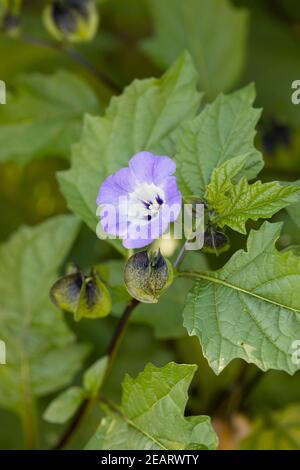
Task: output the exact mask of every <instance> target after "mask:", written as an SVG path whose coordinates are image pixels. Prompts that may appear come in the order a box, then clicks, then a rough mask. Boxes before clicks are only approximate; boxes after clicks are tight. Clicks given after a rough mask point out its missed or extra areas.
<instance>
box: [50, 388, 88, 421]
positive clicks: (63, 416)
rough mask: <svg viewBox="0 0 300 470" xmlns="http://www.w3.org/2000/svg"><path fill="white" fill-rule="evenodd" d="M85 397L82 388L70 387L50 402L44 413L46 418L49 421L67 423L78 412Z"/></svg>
mask: <svg viewBox="0 0 300 470" xmlns="http://www.w3.org/2000/svg"><path fill="white" fill-rule="evenodd" d="M84 398H85V394H84V391H83V390H82V388H80V387H70V388H68V389H67V390H66V391H65V392H63V393H61V394H60V395H58V397H56V398H55V400H53V401H52V402H51V403H50V405H49V407H48V408H47V409H46V411H45V413H44V418H45V420H46V421H48V422H49V423H59V424H63V423H65V422H66V421H68V420H69V419H70V418H71V417H72V416H73V415H74V414H75V413H76V411H77V409H78V408H79V406H80V405H81V403H82V402H83V400H84Z"/></svg>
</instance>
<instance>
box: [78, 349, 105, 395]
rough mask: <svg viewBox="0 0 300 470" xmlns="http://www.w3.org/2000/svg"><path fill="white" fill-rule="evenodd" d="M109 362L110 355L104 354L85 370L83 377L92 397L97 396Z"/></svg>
mask: <svg viewBox="0 0 300 470" xmlns="http://www.w3.org/2000/svg"><path fill="white" fill-rule="evenodd" d="M107 364H108V357H107V356H104V357H102V358H101V359H99V360H98V361H97V362H95V363H94V364H93V365H92V366H91V367H89V369H88V370H87V371H86V372H85V374H84V378H83V385H84V389H85V390H86V392H87V393H88V395H89V396H91V397H96V396H97V394H98V392H99V390H100V387H101V385H102V382H103V379H104V375H105V372H106V368H107Z"/></svg>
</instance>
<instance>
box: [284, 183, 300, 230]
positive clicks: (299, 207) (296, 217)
mask: <svg viewBox="0 0 300 470" xmlns="http://www.w3.org/2000/svg"><path fill="white" fill-rule="evenodd" d="M294 184H296V185H298V186H300V181H296V182H295V183H294ZM287 211H288V213H289V215H290V216H291V218H292V219H293V221H294V222H295V224H296V225H297V227H299V228H300V202H298V203H296V204H293V205H292V206H289V207H288V208H287Z"/></svg>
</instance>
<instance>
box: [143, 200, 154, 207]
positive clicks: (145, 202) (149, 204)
mask: <svg viewBox="0 0 300 470" xmlns="http://www.w3.org/2000/svg"><path fill="white" fill-rule="evenodd" d="M142 203H143V204H144V206H145V207H146V209H150V206H151V205H152V201H142Z"/></svg>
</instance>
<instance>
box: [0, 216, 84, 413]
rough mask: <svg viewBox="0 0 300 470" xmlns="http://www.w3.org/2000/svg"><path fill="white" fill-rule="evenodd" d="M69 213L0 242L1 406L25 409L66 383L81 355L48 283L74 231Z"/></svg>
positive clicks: (51, 280)
mask: <svg viewBox="0 0 300 470" xmlns="http://www.w3.org/2000/svg"><path fill="white" fill-rule="evenodd" d="M78 228H79V224H78V221H77V220H76V219H75V218H74V217H72V216H58V217H55V218H53V219H50V220H49V221H47V222H45V223H42V224H40V225H37V226H36V227H33V228H29V227H25V228H21V229H20V230H18V232H16V234H15V235H13V236H12V238H10V239H9V240H8V241H7V242H6V243H4V244H3V245H2V246H1V247H0V309H1V312H2V314H1V316H0V332H1V340H3V341H4V342H5V343H6V349H7V364H6V365H5V366H3V367H0V406H2V407H4V408H8V409H11V410H13V411H15V412H17V413H19V414H21V415H23V414H24V415H26V413H29V409H30V407H31V406H32V404H33V402H34V400H35V397H40V396H45V395H47V394H49V393H52V392H55V391H56V390H58V389H60V388H62V387H64V386H66V385H68V384H69V382H70V381H71V380H72V378H73V376H74V374H75V372H77V371H78V369H79V368H80V367H81V365H82V362H83V359H84V358H85V357H86V354H87V352H88V348H87V346H86V345H79V344H76V343H75V338H74V335H73V334H72V333H71V331H70V329H69V328H68V326H67V325H66V323H65V321H64V319H63V317H62V314H61V312H60V311H58V310H57V309H56V308H54V307H53V306H52V304H51V302H50V299H49V288H50V287H51V284H52V283H53V281H54V279H55V278H56V276H57V270H58V268H59V266H60V264H61V263H62V261H63V259H64V257H65V256H66V255H67V253H68V251H69V249H70V247H71V246H72V243H73V241H74V239H75V236H76V234H77V232H78Z"/></svg>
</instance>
